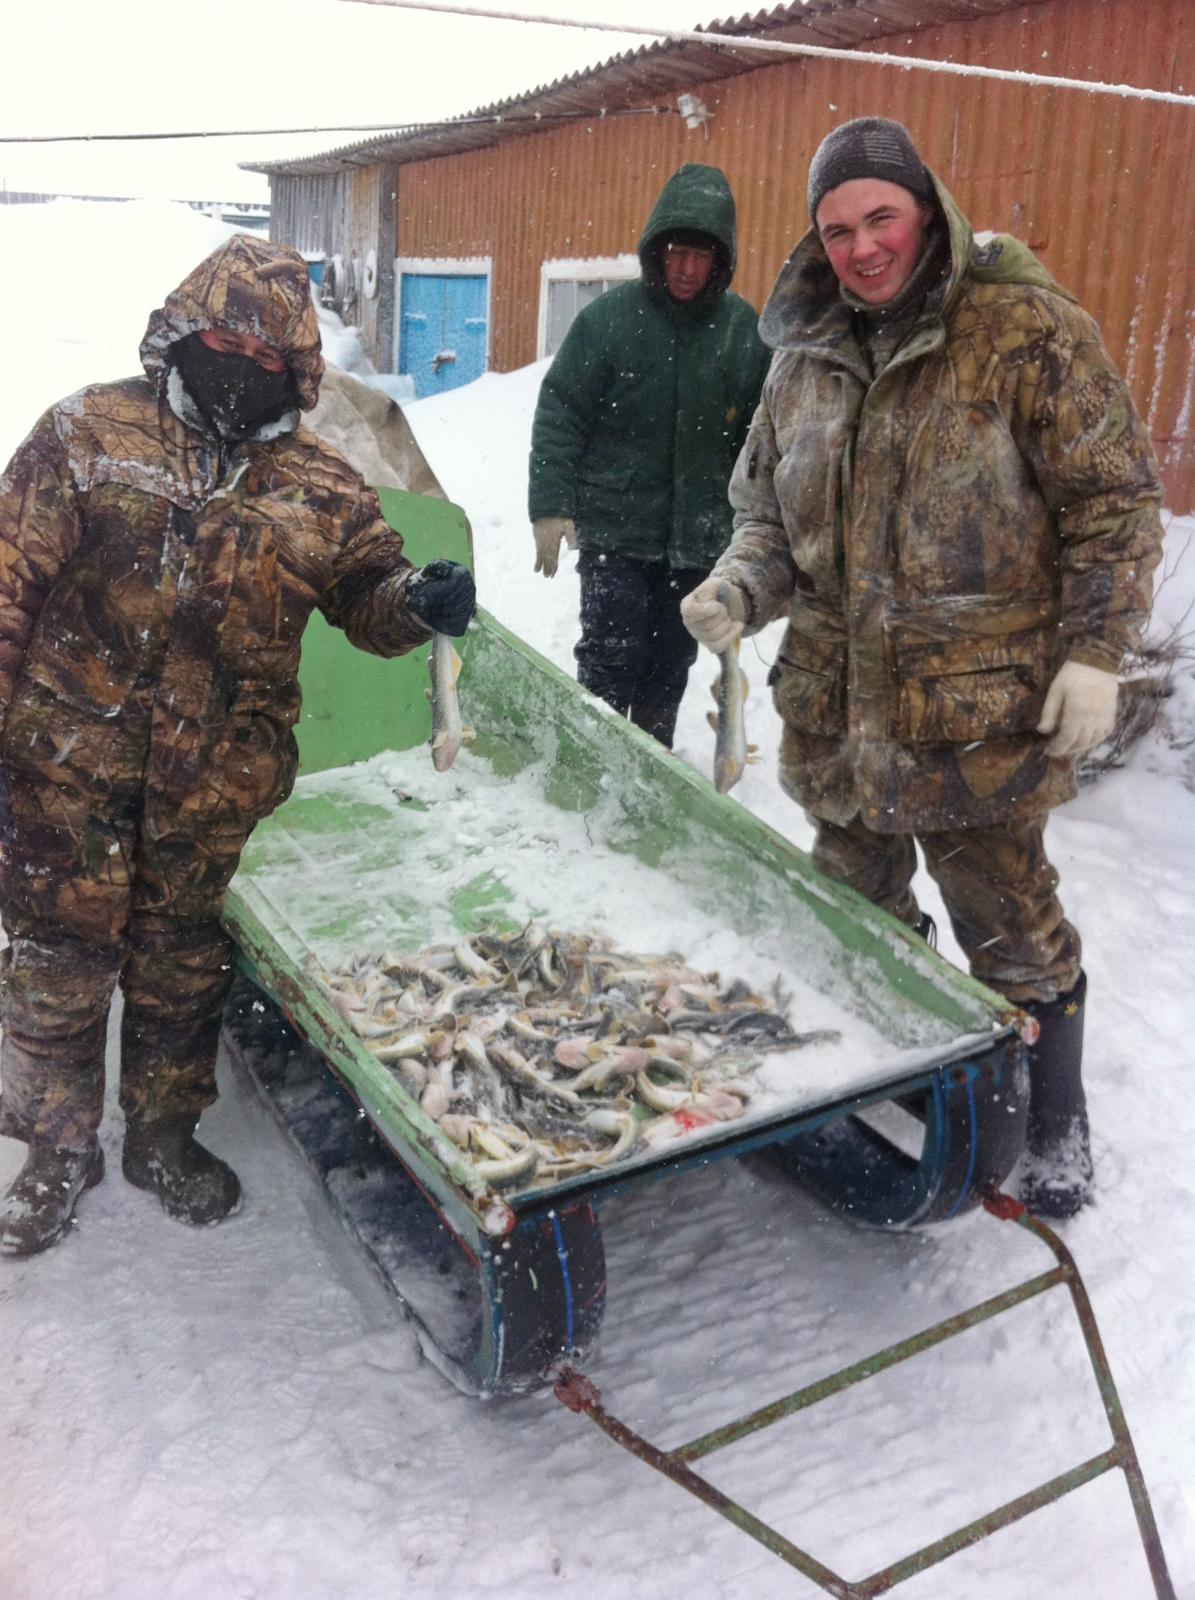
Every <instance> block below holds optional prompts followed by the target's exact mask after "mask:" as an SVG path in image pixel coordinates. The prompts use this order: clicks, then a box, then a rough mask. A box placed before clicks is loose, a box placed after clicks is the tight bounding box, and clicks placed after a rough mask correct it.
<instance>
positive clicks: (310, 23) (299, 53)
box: [0, 0, 742, 201]
mask: <svg viewBox="0 0 1195 1600" xmlns="http://www.w3.org/2000/svg"><path fill="white" fill-rule="evenodd" d="M485 3H486V8H487V9H499V8H504V9H508V10H511V11H527V12H533V13H536V14H540V15H552V16H560V17H579V18H588V19H597V20H600V21H602V22H617V21H628V22H632V23H634V24H636V25H645V24H647V23H652V24H656V25H662V26H673V27H683V28H691V27H693V26H695V25H696V24H697V23H698V22H709V21H711V20H712V19H713V18H715V17H725V16H727V15H735V16H737V15H741V14H742V8H741V7H724V8H723V9H722V10H715V9H711V10H709V11H706V10H705V9H703V7H702V0H646V3H645V0H528V3H526V4H520V3H519V0H485ZM5 33H6V51H5V55H6V67H7V71H6V73H5V79H6V82H5V93H4V99H3V104H2V105H0V135H4V136H7V137H9V138H11V137H13V136H18V135H26V136H27V135H34V134H42V135H45V134H63V133H70V134H91V135H95V134H99V133H150V132H152V133H157V132H175V131H181V130H192V129H208V128H227V129H244V128H249V129H252V128H297V127H304V128H305V127H320V128H329V129H330V128H332V127H333V126H334V125H337V124H339V125H340V126H344V125H346V124H362V123H366V124H369V123H382V124H392V123H401V122H410V121H426V120H435V119H437V118H440V117H447V116H453V115H459V114H460V113H461V112H465V111H468V110H471V109H472V108H473V107H475V106H479V105H486V104H489V103H491V102H493V101H496V100H501V99H505V98H507V97H508V96H510V95H515V94H519V93H522V92H523V91H525V90H527V89H531V88H534V87H536V86H537V85H539V84H543V83H550V82H551V81H552V80H553V79H554V78H558V77H561V76H563V75H564V74H566V73H570V72H575V71H577V70H579V69H581V68H583V67H586V66H592V65H594V64H596V63H597V62H599V61H602V60H605V59H606V58H607V57H609V56H612V55H616V54H618V53H619V52H620V51H622V50H628V49H637V48H639V47H640V46H642V45H645V44H649V43H650V42H651V41H650V40H649V39H647V38H645V37H643V36H639V35H624V34H614V33H605V32H601V31H598V30H591V31H588V32H585V31H582V30H580V29H577V28H560V27H552V26H550V25H542V26H541V25H538V24H532V23H522V22H513V21H495V20H488V19H480V18H468V17H460V16H431V15H428V14H426V13H419V12H412V11H396V10H390V9H387V8H383V7H381V6H371V5H360V4H353V3H348V0H205V3H204V5H203V6H198V5H196V4H195V3H194V0H187V3H185V4H184V3H182V0H112V3H108V4H96V0H38V3H37V4H22V5H21V6H20V7H19V9H17V8H16V7H14V8H13V10H12V13H10V15H9V17H8V18H7V19H6V22H5ZM355 137H357V135H355V134H352V133H341V132H338V131H336V132H330V133H327V134H316V135H313V136H307V137H304V138H299V139H283V138H279V137H277V136H275V137H265V138H252V137H246V136H245V135H244V134H237V135H235V136H233V137H229V138H205V139H190V140H177V141H170V142H164V141H162V142H152V143H147V144H129V143H98V144H36V145H21V144H11V143H4V142H0V188H4V189H8V190H30V191H34V192H38V193H45V192H50V193H69V194H109V195H130V196H145V197H149V198H169V199H186V200H200V199H212V200H217V199H218V200H263V201H264V200H266V199H267V198H268V188H267V183H266V180H265V179H264V178H262V177H259V176H257V175H256V174H253V173H244V172H240V171H238V167H237V163H238V162H241V161H262V160H271V159H277V158H278V157H280V156H284V155H288V154H292V153H300V152H303V153H306V152H313V151H318V150H325V149H330V148H332V147H334V146H336V145H340V144H347V143H350V142H351V141H352V140H353V139H354V138H355ZM360 137H362V138H367V137H368V135H367V134H362V135H360Z"/></svg>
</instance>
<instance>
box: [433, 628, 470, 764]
mask: <svg viewBox="0 0 1195 1600" xmlns="http://www.w3.org/2000/svg"><path fill="white" fill-rule="evenodd" d="M427 670H428V672H429V673H430V674H431V680H432V686H431V688H430V689H429V690H428V695H427V697H428V699H429V700H430V701H431V707H432V739H431V744H432V766H433V767H435V769H436V771H437V772H447V771H448V769H449V767H450V766H451V765H452V763H453V762H454V761H455V760H456V757H457V751H458V750H459V749H460V747H461V742H462V740H463V739H464V737H465V730H464V729H463V728H462V727H461V706H460V701H459V700H458V699H457V693H456V680H457V679H458V678H459V677H460V674H461V658H460V656H458V655H457V653H456V651H455V650H454V649H453V646H452V640H451V639H450V638H449V637H448V635H447V634H446V633H434V634H432V647H431V650H430V652H429V654H428V658H427Z"/></svg>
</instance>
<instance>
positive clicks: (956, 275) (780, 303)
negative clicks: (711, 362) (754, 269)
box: [759, 172, 1074, 353]
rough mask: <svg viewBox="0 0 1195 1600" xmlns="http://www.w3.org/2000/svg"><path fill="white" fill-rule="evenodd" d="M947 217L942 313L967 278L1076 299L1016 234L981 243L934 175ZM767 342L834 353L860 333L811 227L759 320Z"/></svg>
mask: <svg viewBox="0 0 1195 1600" xmlns="http://www.w3.org/2000/svg"><path fill="white" fill-rule="evenodd" d="M930 179H931V181H932V182H933V186H934V190H935V193H936V194H937V197H938V205H939V207H940V208H941V212H942V217H943V218H944V219H945V224H946V235H947V241H948V245H949V252H950V266H949V271H948V273H947V278H946V284H945V290H944V293H943V294H942V295H941V296H940V307H939V308H940V312H941V314H942V315H945V314H946V313H947V312H948V310H949V308H950V306H951V304H952V302H953V301H954V299H955V298H956V297H957V295H958V292H959V288H960V286H961V284H962V281H963V279H964V277H967V276H969V277H970V278H971V279H972V280H973V281H975V282H979V283H1024V284H1032V285H1033V286H1035V287H1036V288H1038V289H1048V290H1049V291H1050V292H1051V293H1052V294H1057V295H1061V296H1062V298H1063V299H1064V300H1071V301H1072V302H1073V299H1074V297H1073V296H1072V295H1070V294H1068V293H1067V291H1066V290H1065V289H1063V288H1060V287H1059V285H1058V284H1057V283H1055V281H1054V279H1053V278H1052V277H1051V276H1050V274H1049V273H1048V272H1047V271H1046V269H1045V267H1043V266H1042V264H1041V262H1040V261H1039V260H1038V259H1037V257H1036V256H1035V255H1034V254H1033V252H1032V250H1030V248H1029V246H1028V245H1026V244H1022V243H1021V241H1020V240H1019V239H1014V238H1013V237H1012V235H1011V234H1007V233H997V234H988V235H986V236H985V237H984V239H983V241H982V242H980V241H979V240H977V239H976V238H975V235H974V234H973V233H972V231H971V224H970V223H969V222H968V221H967V219H966V217H965V216H964V215H963V213H962V212H961V211H960V210H959V207H958V204H957V203H956V201H955V200H954V198H953V196H952V195H951V193H950V191H949V190H948V189H947V188H946V186H945V184H943V183H941V182H939V180H938V179H937V178H936V177H934V175H933V173H932V172H931V173H930ZM759 332H760V337H761V338H762V339H763V342H764V343H765V344H766V345H767V346H768V347H769V348H770V349H772V350H806V351H809V352H811V353H812V352H814V351H818V352H821V353H828V352H830V351H832V350H834V349H835V348H837V347H839V346H841V345H842V344H843V343H844V342H845V341H847V340H852V339H853V337H854V334H853V330H852V326H851V312H850V307H849V306H848V304H847V302H846V301H845V300H844V299H843V297H842V295H841V293H840V292H839V284H838V279H837V278H836V277H835V276H834V269H833V268H832V267H831V265H830V262H829V260H828V259H827V256H826V252H825V250H824V249H823V248H822V242H821V240H820V239H819V238H818V236H817V230H816V229H815V228H810V230H809V232H808V233H807V234H805V236H804V237H803V238H802V239H801V241H800V243H799V244H798V245H797V246H796V248H795V249H794V251H793V253H792V255H790V256H789V258H788V260H787V261H786V262H785V263H784V265H783V267H781V269H780V276H779V277H778V278H777V279H776V285H775V287H774V288H773V290H772V292H771V294H770V295H769V296H768V301H767V304H766V305H765V306H764V308H763V314H762V316H761V317H760V319H759Z"/></svg>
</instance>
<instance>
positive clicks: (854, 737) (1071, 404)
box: [714, 184, 1161, 1000]
mask: <svg viewBox="0 0 1195 1600" xmlns="http://www.w3.org/2000/svg"><path fill="white" fill-rule="evenodd" d="M937 192H938V198H939V201H940V204H941V208H942V211H943V213H944V215H945V219H946V224H945V238H942V237H941V235H939V237H938V241H937V248H938V251H939V252H940V254H941V263H942V270H941V272H940V273H939V274H938V275H937V277H936V279H934V280H931V282H930V287H929V288H928V290H927V292H926V295H925V298H924V300H923V302H922V303H921V305H920V308H919V310H917V311H916V312H915V313H914V315H913V319H912V322H911V325H910V326H909V327H908V328H907V329H906V330H905V332H904V335H903V338H902V339H901V341H900V342H899V344H898V345H897V346H896V348H895V349H894V350H893V349H891V348H889V349H886V350H885V349H882V348H881V346H880V341H874V342H873V341H870V340H869V339H868V338H867V337H861V322H860V319H859V317H858V315H857V313H856V311H855V310H854V309H852V306H851V305H850V304H848V302H847V300H846V299H845V298H844V296H843V295H842V294H840V292H839V286H838V282H837V280H836V278H835V277H834V274H833V272H832V270H831V268H830V265H829V262H828V261H827V259H826V256H825V253H824V251H823V250H822V247H821V244H820V242H819V240H818V238H817V235H816V233H815V232H812V231H811V232H810V233H809V234H808V235H806V237H805V238H804V239H803V240H802V241H801V243H800V244H799V245H798V246H797V248H796V250H795V251H794V252H793V254H792V256H791V257H790V258H789V261H788V262H787V263H786V265H785V267H784V268H783V270H782V272H781V274H780V277H779V279H778V281H777V284H776V287H775V289H774V290H773V293H772V295H771V297H770V299H769V302H768V304H767V306H766V307H765V309H764V313H763V316H762V317H761V319H760V331H761V333H762V335H763V337H764V340H765V342H766V343H768V344H769V345H771V346H772V348H773V350H774V352H775V354H774V356H773V360H772V366H771V370H770V373H769V375H768V379H767V382H766V383H765V385H764V393H763V399H762V401H761V403H760V406H759V410H758V411H757V412H756V416H755V420H754V423H753V425H752V428H751V432H750V434H749V436H748V439H747V442H746V444H745V445H744V448H743V451H742V454H741V455H740V457H739V460H738V464H737V466H736V469H735V473H734V476H733V478H732V481H731V489H730V498H731V503H732V505H733V506H734V510H735V533H734V539H733V542H732V544H731V546H730V547H729V548H728V550H727V551H726V552H725V554H724V555H723V556H722V557H721V559H720V560H719V562H718V563H717V566H716V567H715V569H714V570H715V572H717V573H721V574H724V575H726V576H727V577H729V578H731V579H732V580H733V581H734V582H735V583H736V584H738V585H739V586H740V587H741V588H742V589H743V590H744V591H745V592H746V594H747V596H748V599H749V605H750V625H749V630H748V631H755V630H757V629H759V628H761V627H763V626H764V625H765V624H767V623H769V622H771V621H772V620H773V619H774V618H776V617H779V616H787V619H788V627H787V631H786V633H785V636H784V641H783V643H782V645H781V648H780V654H779V658H778V660H777V662H776V665H775V667H774V668H773V673H772V684H773V694H774V699H775V704H776V709H777V711H778V712H779V714H780V716H781V718H782V720H783V723H784V729H783V737H782V745H781V779H782V782H783V784H784V787H785V788H786V790H787V792H788V793H789V794H791V795H792V797H793V798H794V799H796V800H797V801H798V802H799V803H800V804H801V805H803V806H804V807H805V808H806V810H807V812H808V813H809V814H810V816H811V818H812V819H813V820H814V821H815V823H816V824H817V826H818V839H817V844H816V846H815V851H814V859H815V861H816V862H817V864H818V865H819V866H820V867H822V869H823V870H825V871H827V872H828V873H829V874H830V875H832V876H834V877H837V878H839V879H842V880H844V881H846V882H849V883H852V884H853V885H854V886H855V887H856V888H858V889H859V890H860V891H861V892H862V893H864V894H866V895H867V896H868V897H869V898H870V899H872V900H874V901H875V902H876V903H878V904H880V905H883V906H885V907H886V908H887V909H888V910H890V911H892V912H893V913H894V914H895V915H897V916H899V917H901V918H902V919H903V920H905V921H907V922H909V923H915V922H916V921H917V916H918V913H917V907H916V902H915V901H914V900H913V897H912V894H911V891H910V889H909V880H910V878H911V876H912V872H913V868H914V863H915V856H914V852H913V843H912V836H915V837H917V838H918V839H920V841H921V842H922V845H923V849H924V852H925V855H926V859H927V865H928V866H929V869H930V871H931V872H932V873H933V874H934V876H935V877H936V878H937V879H938V881H939V884H940V886H941V888H942V891H943V895H944V898H945V899H946V902H947V905H948V907H949V909H950V912H951V917H952V922H953V924H954V927H955V932H956V934H957V935H958V937H959V940H960V943H962V944H963V946H964V948H965V949H966V950H967V953H968V956H969V958H970V960H971V963H972V967H973V970H974V971H975V973H976V975H977V976H980V977H982V978H983V979H984V980H985V981H986V982H988V983H990V984H992V985H993V986H994V987H995V988H997V989H1001V990H1003V991H1004V992H1005V993H1007V994H1009V995H1010V996H1011V997H1012V998H1014V999H1017V1000H1032V999H1040V1000H1050V999H1053V998H1054V997H1055V995H1056V994H1057V993H1060V992H1061V993H1065V992H1066V990H1067V989H1068V988H1069V987H1070V986H1071V985H1072V984H1073V983H1074V981H1075V979H1076V978H1077V976H1078V970H1079V942H1078V936H1077V934H1076V933H1075V931H1074V929H1073V928H1071V927H1070V925H1069V924H1068V923H1067V922H1066V921H1065V919H1064V918H1063V915H1062V909H1061V906H1060V905H1059V903H1058V900H1057V898H1056V897H1055V895H1054V889H1055V887H1056V885H1057V876H1056V874H1055V873H1054V870H1053V868H1052V867H1051V866H1050V864H1049V862H1048V861H1047V860H1046V857H1045V853H1044V850H1043V849H1042V842H1041V832H1042V828H1043V826H1044V821H1045V814H1046V812H1047V811H1048V809H1049V808H1050V807H1052V806H1055V805H1057V804H1059V803H1060V802H1061V801H1063V800H1066V799H1069V798H1070V797H1071V796H1072V795H1073V794H1074V793H1075V779H1074V762H1073V761H1072V760H1069V759H1063V760H1058V759H1051V758H1049V757H1048V756H1047V755H1046V751H1045V746H1046V743H1047V740H1046V739H1045V738H1044V737H1043V736H1042V735H1040V734H1038V733H1037V732H1036V731H1035V729H1036V724H1037V723H1038V721H1039V720H1040V717H1041V711H1042V704H1043V701H1044V698H1045V693H1046V689H1047V687H1048V685H1049V683H1050V681H1051V679H1052V677H1053V675H1054V673H1055V672H1056V671H1057V669H1058V667H1059V666H1060V665H1061V664H1062V663H1063V662H1064V661H1066V660H1068V659H1069V660H1072V661H1077V662H1083V663H1087V664H1089V665H1091V666H1094V667H1099V668H1102V669H1104V670H1106V671H1109V672H1115V671H1116V670H1117V669H1118V668H1119V666H1120V663H1121V660H1122V657H1123V655H1124V652H1125V650H1126V649H1128V648H1129V647H1130V646H1131V645H1132V644H1133V643H1134V641H1135V640H1136V639H1137V637H1138V635H1139V630H1140V628H1141V625H1142V623H1143V621H1144V619H1145V617H1146V615H1147V613H1148V608H1149V601H1150V592H1151V589H1150V575H1151V573H1152V570H1153V568H1154V566H1155V564H1156V562H1157V559H1158V554H1159V543H1160V537H1161V525H1160V519H1159V515H1158V507H1159V501H1160V487H1159V482H1158V469H1157V464H1156V461H1155V459H1154V456H1153V452H1152V450H1151V447H1150V443H1149V439H1148V435H1147V433H1146V431H1145V429H1144V427H1143V426H1142V423H1141V421H1140V419H1139V418H1138V416H1137V414H1136V411H1135V410H1134V407H1133V404H1132V401H1131V399H1130V398H1129V395H1128V392H1127V390H1126V388H1125V385H1124V383H1123V381H1122V380H1121V378H1120V377H1119V375H1118V374H1117V372H1116V370H1115V369H1114V367H1113V366H1112V364H1111V362H1110V360H1109V358H1108V356H1107V354H1106V352H1105V351H1104V348H1103V345H1102V343H1101V341H1100V337H1099V332H1098V330H1097V328H1096V326H1095V324H1094V323H1093V322H1092V320H1091V318H1090V317H1088V316H1087V315H1086V313H1084V312H1083V311H1082V310H1080V309H1079V307H1078V306H1076V305H1075V303H1074V302H1073V300H1072V298H1071V297H1070V296H1069V295H1067V294H1066V293H1065V292H1064V291H1062V290H1061V289H1059V288H1058V286H1057V285H1056V284H1055V283H1053V281H1052V280H1051V279H1050V277H1049V276H1048V274H1047V273H1046V272H1045V271H1044V269H1043V268H1042V267H1041V266H1040V265H1039V264H1038V263H1037V261H1036V260H1035V259H1034V258H1033V256H1032V255H1031V254H1030V253H1029V251H1028V250H1026V249H1025V247H1024V246H1022V245H1019V244H1018V243H1017V242H1016V241H1015V240H1012V239H1010V238H1007V237H999V238H997V239H995V240H993V241H991V242H990V243H988V244H985V245H983V246H979V245H977V244H976V242H975V240H974V238H973V236H972V233H971V229H970V227H969V225H968V224H967V222H966V220H965V219H964V218H963V217H962V215H961V213H960V212H959V211H958V209H957V207H956V206H955V204H954V202H953V201H952V200H951V198H950V196H949V194H948V193H947V192H946V190H945V189H944V188H942V186H941V185H940V184H939V185H937ZM940 226H941V224H939V227H940Z"/></svg>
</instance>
